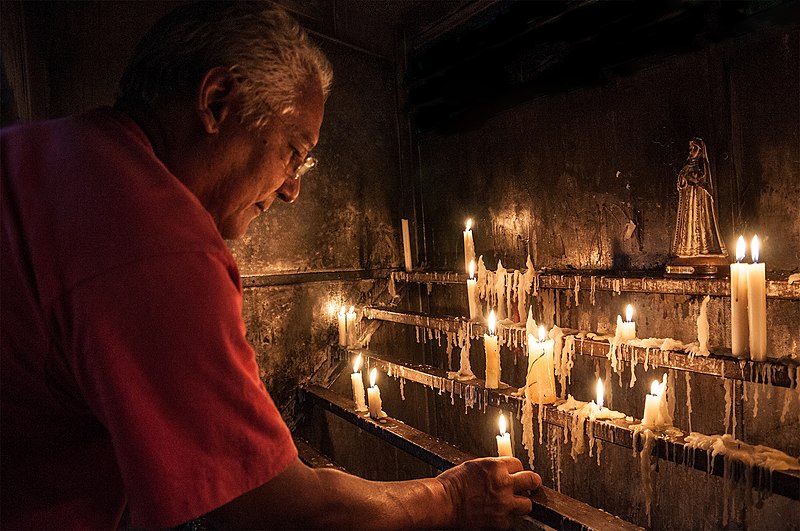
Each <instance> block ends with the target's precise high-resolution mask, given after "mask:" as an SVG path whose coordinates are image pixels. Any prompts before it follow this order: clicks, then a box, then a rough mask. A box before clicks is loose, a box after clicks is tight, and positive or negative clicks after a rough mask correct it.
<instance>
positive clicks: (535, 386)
mask: <svg viewBox="0 0 800 531" xmlns="http://www.w3.org/2000/svg"><path fill="white" fill-rule="evenodd" d="M553 345H554V341H553V340H552V339H546V332H545V329H544V326H539V340H538V341H537V340H536V339H535V338H534V337H533V336H531V335H529V336H528V374H527V377H526V378H525V395H526V396H527V397H528V400H530V401H531V402H535V403H537V404H552V403H553V402H555V400H556V381H555V372H554V370H553Z"/></svg>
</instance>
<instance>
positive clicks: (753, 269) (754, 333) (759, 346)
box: [747, 236, 767, 361]
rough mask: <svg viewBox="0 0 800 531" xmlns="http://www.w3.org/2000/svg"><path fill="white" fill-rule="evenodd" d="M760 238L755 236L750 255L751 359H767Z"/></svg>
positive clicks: (764, 287)
mask: <svg viewBox="0 0 800 531" xmlns="http://www.w3.org/2000/svg"><path fill="white" fill-rule="evenodd" d="M759 251H760V247H759V242H758V236H753V243H751V244H750V255H751V256H752V257H753V263H752V264H750V266H749V267H748V268H747V322H748V324H749V325H750V326H749V329H750V341H749V344H750V359H752V360H754V361H764V360H766V359H767V282H766V278H765V276H766V274H765V271H764V263H763V262H762V263H759V262H758V256H759Z"/></svg>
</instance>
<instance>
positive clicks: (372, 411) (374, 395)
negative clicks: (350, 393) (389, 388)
mask: <svg viewBox="0 0 800 531" xmlns="http://www.w3.org/2000/svg"><path fill="white" fill-rule="evenodd" d="M377 375H378V369H377V368H373V369H372V371H371V372H370V373H369V389H367V400H368V401H369V416H370V417H372V418H374V419H379V418H381V417H385V416H386V414H385V413H384V412H383V411H382V410H381V407H382V406H383V402H381V391H380V389H378V386H377V385H375V378H376V377H377Z"/></svg>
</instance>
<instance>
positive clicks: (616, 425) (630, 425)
mask: <svg viewBox="0 0 800 531" xmlns="http://www.w3.org/2000/svg"><path fill="white" fill-rule="evenodd" d="M351 352H352V353H361V354H363V355H364V357H365V363H366V364H367V365H368V366H369V367H370V368H371V367H377V368H378V370H379V371H381V372H383V373H386V374H387V375H389V376H391V377H394V378H401V379H404V380H408V381H410V382H414V383H418V384H421V385H424V386H427V387H430V388H431V389H433V390H435V391H439V392H440V393H447V394H448V395H451V396H452V397H455V396H458V397H459V398H463V399H464V400H465V401H466V402H468V403H471V404H472V406H473V407H476V408H479V409H480V408H485V407H486V406H492V407H497V408H499V409H503V410H505V411H510V412H512V413H514V414H516V416H517V417H518V418H519V417H521V414H522V404H523V399H522V397H521V396H520V390H519V389H517V388H516V387H512V386H505V387H503V388H501V389H486V387H485V385H484V381H483V380H481V379H478V378H473V379H470V380H465V381H461V380H456V379H451V378H448V376H447V372H448V371H446V370H444V369H439V368H436V367H431V366H429V365H421V364H412V363H408V362H405V361H402V360H399V359H396V358H392V357H389V356H386V355H379V354H377V353H375V352H372V351H369V350H363V349H353V350H352V351H351ZM348 403H349V401H348ZM560 403H563V400H559V401H557V402H556V404H553V405H543V406H539V405H537V404H534V405H533V409H534V413H533V417H534V422H536V420H535V419H537V418H538V416H539V411H538V408H539V407H542V408H543V411H542V412H541V415H542V421H543V422H544V423H546V424H550V425H553V426H558V427H561V428H564V427H566V426H571V425H572V422H573V419H574V416H575V414H574V413H572V412H567V411H560V410H559V409H558V407H557V406H558V405H559V404H560ZM629 418H630V417H629ZM363 420H364V421H369V419H363ZM370 422H372V423H373V424H374V421H370ZM638 425H639V422H638V421H637V420H627V419H616V420H596V421H590V420H588V419H587V420H586V426H585V430H586V436H590V437H594V438H595V439H598V440H601V441H604V442H609V443H611V444H615V445H617V446H622V447H625V448H630V449H633V447H634V444H635V445H636V450H637V451H640V450H641V448H642V441H641V438H639V439H636V440H635V437H634V431H635V428H636V427H637V426H638ZM653 455H654V456H656V457H658V458H659V459H665V460H667V461H671V462H674V463H676V464H682V465H686V466H690V467H693V468H695V469H697V470H701V471H704V472H708V473H711V474H713V475H715V476H720V477H724V475H725V462H724V459H711V462H709V459H710V457H709V454H708V453H707V452H706V451H705V450H702V449H699V448H692V447H691V446H689V445H687V444H686V440H685V436H684V435H657V436H656V440H655V446H654V448H653ZM730 461H735V460H733V459H729V462H730ZM735 462H737V463H738V464H739V465H740V466H742V467H746V465H745V464H744V463H742V462H738V461H735ZM753 477H756V478H769V479H768V480H767V481H762V482H756V481H754V484H753V488H762V489H767V490H770V491H771V492H772V493H774V494H778V495H781V496H784V497H787V498H790V499H793V500H800V471H778V470H776V471H774V472H772V473H771V474H770V472H769V471H767V470H764V469H762V468H759V467H753Z"/></svg>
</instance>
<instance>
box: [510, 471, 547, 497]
mask: <svg viewBox="0 0 800 531" xmlns="http://www.w3.org/2000/svg"><path fill="white" fill-rule="evenodd" d="M511 480H512V481H513V485H514V492H521V491H524V490H536V489H538V488H539V487H541V486H542V478H541V476H539V474H537V473H536V472H531V471H530V470H524V471H522V472H517V473H515V474H511Z"/></svg>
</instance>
